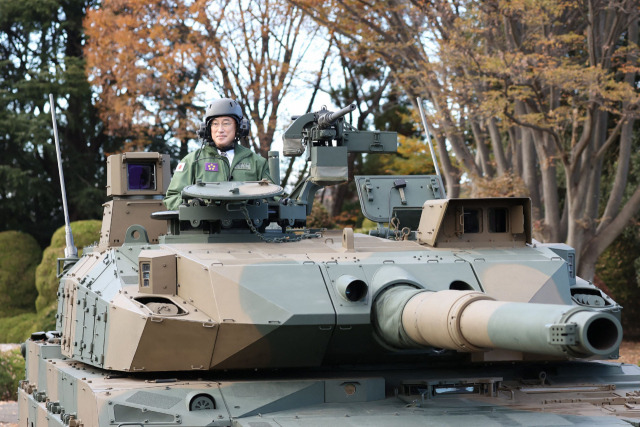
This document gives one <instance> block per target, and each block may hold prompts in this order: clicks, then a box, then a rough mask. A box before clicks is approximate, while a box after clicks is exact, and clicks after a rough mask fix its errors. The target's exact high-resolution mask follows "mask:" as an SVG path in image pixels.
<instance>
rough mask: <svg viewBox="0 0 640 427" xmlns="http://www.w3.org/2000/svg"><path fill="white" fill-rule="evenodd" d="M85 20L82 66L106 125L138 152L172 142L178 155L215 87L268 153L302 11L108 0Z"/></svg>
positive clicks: (296, 49) (298, 55) (250, 1)
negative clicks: (235, 105)
mask: <svg viewBox="0 0 640 427" xmlns="http://www.w3.org/2000/svg"><path fill="white" fill-rule="evenodd" d="M85 25H86V28H87V34H88V36H89V40H88V43H87V45H86V47H85V51H86V53H87V58H88V72H89V75H90V79H91V82H92V84H93V85H94V87H95V88H96V92H97V95H98V105H99V108H100V112H101V117H102V118H103V119H104V120H105V122H106V123H107V128H108V129H109V131H110V132H112V133H113V134H115V135H122V136H125V135H130V136H131V141H130V145H131V146H136V147H138V148H140V147H143V146H145V145H148V144H149V143H150V142H151V141H152V140H154V139H157V138H160V139H162V140H164V141H167V142H170V141H171V140H172V139H176V140H178V141H179V143H180V156H184V155H186V153H187V150H188V142H189V141H192V140H193V139H194V137H195V132H194V131H195V130H196V129H197V128H198V126H199V124H200V122H201V120H202V117H201V116H202V113H203V108H202V107H203V106H204V105H205V104H206V100H207V99H211V97H212V96H213V95H212V89H213V91H215V92H217V93H218V94H219V96H224V97H230V98H236V99H237V100H238V101H239V102H240V103H241V104H242V105H243V107H244V113H245V116H247V117H248V118H250V119H251V121H252V124H253V127H252V133H251V136H250V138H249V140H250V141H251V143H252V145H253V146H254V148H255V149H256V151H258V152H259V153H260V154H262V155H263V156H265V157H266V155H267V152H268V151H269V148H270V147H271V143H272V142H273V135H274V133H275V131H276V129H277V115H278V112H279V110H280V107H281V104H282V100H283V98H284V97H285V96H286V95H287V93H288V91H289V89H290V86H291V84H292V81H293V79H294V78H295V77H296V73H297V72H298V66H299V64H300V61H301V60H302V57H303V53H304V52H305V50H306V49H307V48H308V47H309V45H310V43H311V42H312V40H313V33H312V32H313V29H311V33H309V31H308V30H309V28H307V27H305V25H306V24H305V19H304V17H303V14H302V13H301V12H300V11H298V10H296V9H295V8H294V7H293V6H291V5H289V4H287V3H285V2H283V1H277V0H275V1H274V0H272V1H254V0H246V1H241V2H238V3H236V2H231V1H229V0H217V1H214V2H209V1H205V0H194V1H191V2H174V1H170V0H144V1H133V0H117V1H116V0H105V1H104V2H103V3H102V5H101V7H100V8H98V9H94V10H91V11H90V12H89V13H88V15H87V20H86V23H85ZM303 30H307V36H306V38H305V39H304V40H302V38H301V34H302V31H303Z"/></svg>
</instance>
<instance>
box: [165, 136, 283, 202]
mask: <svg viewBox="0 0 640 427" xmlns="http://www.w3.org/2000/svg"><path fill="white" fill-rule="evenodd" d="M200 151H202V153H201V154H200V156H199V158H198V162H197V164H196V162H195V159H196V157H197V156H198V153H199V152H200ZM262 179H268V180H269V181H271V182H273V180H272V179H271V176H269V165H268V163H267V160H266V159H265V158H264V157H262V156H259V155H258V154H255V153H254V152H253V151H251V150H250V149H248V148H246V147H243V146H242V145H236V146H235V155H234V157H233V163H232V164H231V165H229V159H227V158H226V157H223V156H221V155H220V153H219V152H218V149H217V148H215V147H212V146H210V145H206V146H205V147H204V148H203V149H202V150H200V149H198V150H196V151H193V152H191V153H189V154H187V156H185V158H184V159H182V160H181V161H180V164H178V166H177V167H176V170H175V171H174V173H173V177H172V178H171V182H170V183H169V188H168V190H167V194H166V196H165V197H164V204H165V206H166V207H167V209H169V210H175V209H178V206H180V204H181V203H182V195H181V193H182V189H183V188H184V187H186V186H187V185H191V184H195V183H196V182H197V181H202V182H221V181H260V180H262Z"/></svg>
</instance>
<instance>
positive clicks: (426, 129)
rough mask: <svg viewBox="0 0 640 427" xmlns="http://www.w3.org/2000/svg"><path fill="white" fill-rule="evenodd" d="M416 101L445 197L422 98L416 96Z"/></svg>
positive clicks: (445, 194)
mask: <svg viewBox="0 0 640 427" xmlns="http://www.w3.org/2000/svg"><path fill="white" fill-rule="evenodd" d="M416 101H417V102H418V109H419V110H420V117H421V118H422V126H424V131H425V134H426V135H427V144H429V151H431V158H432V159H433V167H434V168H435V170H436V175H438V179H439V180H440V188H441V189H442V195H443V196H444V198H445V199H446V198H447V191H446V189H445V188H444V181H443V180H442V175H440V168H439V167H438V158H437V157H436V152H435V151H434V150H433V143H432V142H431V134H430V133H429V125H428V124H427V116H426V114H425V113H424V109H423V108H422V98H420V97H418V98H416Z"/></svg>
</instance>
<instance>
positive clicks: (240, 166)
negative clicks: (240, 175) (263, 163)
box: [234, 162, 251, 171]
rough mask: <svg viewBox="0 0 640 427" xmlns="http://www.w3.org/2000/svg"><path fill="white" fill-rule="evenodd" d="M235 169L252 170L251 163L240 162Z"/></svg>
mask: <svg viewBox="0 0 640 427" xmlns="http://www.w3.org/2000/svg"><path fill="white" fill-rule="evenodd" d="M234 169H238V170H245V171H248V170H251V163H247V162H241V163H238V164H237V165H236V167H235V168H234Z"/></svg>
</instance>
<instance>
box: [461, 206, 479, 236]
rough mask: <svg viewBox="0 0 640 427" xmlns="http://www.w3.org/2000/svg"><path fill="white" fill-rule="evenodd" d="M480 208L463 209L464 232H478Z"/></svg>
mask: <svg viewBox="0 0 640 427" xmlns="http://www.w3.org/2000/svg"><path fill="white" fill-rule="evenodd" d="M480 214H481V211H480V209H465V210H464V214H463V215H464V217H463V221H464V233H479V232H480Z"/></svg>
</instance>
